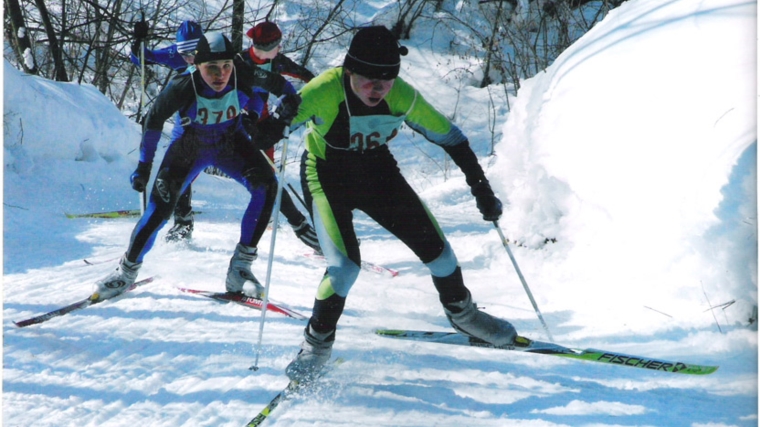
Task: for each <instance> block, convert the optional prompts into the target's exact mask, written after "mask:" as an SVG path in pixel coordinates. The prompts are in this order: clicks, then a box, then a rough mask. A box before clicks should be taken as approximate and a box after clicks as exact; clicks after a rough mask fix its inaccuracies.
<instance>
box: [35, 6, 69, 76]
mask: <svg viewBox="0 0 760 427" xmlns="http://www.w3.org/2000/svg"><path fill="white" fill-rule="evenodd" d="M34 3H35V4H36V5H37V10H39V12H40V18H41V19H42V23H43V24H44V25H45V32H46V33H47V37H48V46H49V48H50V54H51V56H52V57H53V63H54V64H55V79H56V80H57V81H59V82H67V81H69V78H68V76H67V75H66V67H65V65H64V63H63V50H62V49H61V47H60V45H59V44H58V37H56V29H55V28H54V27H53V24H52V22H51V21H50V14H49V13H48V9H47V6H46V5H45V2H44V0H35V1H34Z"/></svg>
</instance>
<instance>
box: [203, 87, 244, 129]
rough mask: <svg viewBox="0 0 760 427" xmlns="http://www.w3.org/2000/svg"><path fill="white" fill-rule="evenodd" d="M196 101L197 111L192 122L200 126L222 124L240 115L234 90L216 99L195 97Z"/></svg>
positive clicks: (238, 103) (238, 102)
mask: <svg viewBox="0 0 760 427" xmlns="http://www.w3.org/2000/svg"><path fill="white" fill-rule="evenodd" d="M196 101H197V104H198V109H197V113H196V115H195V120H194V121H195V123H198V124H201V125H214V124H219V123H224V122H226V121H229V120H232V119H234V118H235V117H237V116H238V115H239V114H240V101H239V100H238V96H237V91H236V90H233V91H230V92H228V93H227V94H225V95H224V96H223V97H221V98H216V99H209V98H204V97H202V96H197V97H196Z"/></svg>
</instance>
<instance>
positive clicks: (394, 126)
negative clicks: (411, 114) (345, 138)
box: [347, 115, 406, 151]
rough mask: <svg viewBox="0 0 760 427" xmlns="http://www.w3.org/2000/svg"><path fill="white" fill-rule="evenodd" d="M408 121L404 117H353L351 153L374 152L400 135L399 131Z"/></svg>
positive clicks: (350, 121)
mask: <svg viewBox="0 0 760 427" xmlns="http://www.w3.org/2000/svg"><path fill="white" fill-rule="evenodd" d="M404 119H406V116H405V115H402V116H398V117H397V116H388V115H376V116H351V118H350V119H349V125H350V135H351V137H350V140H349V146H348V148H347V149H348V150H349V151H364V150H372V149H374V148H377V147H380V146H382V145H385V144H387V143H388V142H389V141H390V140H391V139H393V138H395V137H396V135H398V130H399V128H400V127H401V125H402V124H403V123H404Z"/></svg>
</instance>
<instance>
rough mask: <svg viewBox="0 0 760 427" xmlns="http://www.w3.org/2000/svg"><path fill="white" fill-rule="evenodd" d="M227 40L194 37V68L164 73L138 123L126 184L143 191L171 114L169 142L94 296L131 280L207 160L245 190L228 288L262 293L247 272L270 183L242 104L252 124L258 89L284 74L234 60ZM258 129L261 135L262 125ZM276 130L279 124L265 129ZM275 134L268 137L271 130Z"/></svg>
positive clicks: (294, 104) (280, 87)
mask: <svg viewBox="0 0 760 427" xmlns="http://www.w3.org/2000/svg"><path fill="white" fill-rule="evenodd" d="M234 57H235V51H234V49H233V47H232V43H230V41H229V39H228V38H227V37H225V36H224V35H222V34H221V33H218V32H212V33H208V34H206V35H204V36H202V37H201V39H200V40H199V42H198V46H197V49H196V51H195V70H193V71H192V72H189V73H183V74H180V75H179V76H177V77H175V78H174V79H172V81H171V82H170V83H169V85H167V86H166V88H165V89H164V90H163V91H161V93H160V94H159V95H158V97H157V98H156V100H155V102H154V103H153V105H152V106H151V108H150V110H149V111H148V114H147V116H146V119H145V124H144V125H143V136H142V142H141V143H140V162H139V164H138V166H137V169H136V170H135V172H134V173H133V174H132V176H131V182H132V187H133V188H134V189H135V190H136V191H145V187H146V185H147V183H148V180H149V178H150V172H151V168H152V164H153V158H154V155H155V152H156V147H157V145H158V141H159V139H160V138H161V130H162V128H163V125H164V122H165V121H166V120H167V119H169V118H170V117H171V116H172V115H174V114H175V113H177V115H176V119H175V126H174V130H173V132H172V137H171V142H170V145H169V148H168V149H167V151H166V155H165V156H164V159H163V161H162V162H161V165H160V166H159V170H158V173H157V176H156V179H155V182H154V184H153V189H152V191H151V194H150V199H149V202H148V206H147V208H146V210H145V213H144V214H143V216H142V217H141V218H140V220H139V221H138V223H137V225H136V226H135V228H134V230H133V232H132V236H131V239H130V243H129V248H128V249H127V251H126V253H125V254H124V256H123V257H122V258H121V260H120V262H119V266H118V267H117V268H116V270H115V271H113V272H112V273H111V274H109V275H108V276H107V277H106V278H104V279H102V280H100V281H98V282H97V283H96V285H95V287H96V289H95V293H96V294H97V295H96V299H108V298H111V297H114V296H116V295H119V294H121V293H123V292H124V291H126V290H127V289H129V287H130V286H131V285H132V284H133V283H134V282H135V279H136V278H137V273H138V271H139V269H140V267H141V266H142V262H143V258H144V256H145V254H146V253H147V252H148V251H150V249H151V247H152V246H153V244H154V242H155V239H156V235H157V234H158V231H159V230H160V229H161V228H162V227H163V226H164V225H165V224H166V222H167V221H168V219H169V217H171V214H172V212H173V211H174V207H175V205H176V203H177V199H178V198H179V196H180V195H181V194H182V193H183V192H184V191H185V190H186V189H187V186H188V185H190V183H191V182H192V181H193V180H194V179H195V178H196V177H197V176H198V174H199V173H200V172H201V171H202V170H203V169H205V168H206V167H208V166H215V167H217V168H219V169H221V170H222V171H223V172H224V173H225V174H227V175H228V176H230V177H231V178H232V179H234V180H235V181H237V182H238V183H240V184H241V185H243V186H244V187H245V188H246V189H247V190H248V192H249V193H250V195H251V198H250V202H249V204H248V207H247V209H246V211H245V214H244V215H243V220H242V224H241V233H240V240H239V243H238V244H237V246H236V248H235V252H234V254H233V256H232V259H231V260H230V264H229V268H228V270H227V278H226V288H227V291H228V292H234V293H244V294H246V295H248V296H254V297H259V298H261V297H263V290H264V289H263V287H262V286H261V284H260V283H259V282H258V280H256V277H255V276H254V275H253V273H252V272H251V264H252V262H253V260H255V259H256V256H257V244H258V242H259V239H260V238H261V236H262V234H263V233H264V231H265V230H266V227H267V223H268V221H269V217H270V214H271V211H272V207H273V204H274V199H275V194H276V188H277V182H276V178H275V176H274V171H273V170H272V168H271V167H270V166H269V163H268V162H267V160H266V158H265V157H264V155H263V154H262V153H261V152H260V151H259V150H258V149H257V148H256V147H255V146H254V144H253V142H252V140H251V137H250V135H249V133H248V132H247V131H246V129H245V128H244V126H243V123H242V122H243V120H242V118H243V116H244V115H245V113H244V110H247V114H248V115H249V116H253V117H252V120H253V122H254V123H255V122H256V120H257V119H258V115H260V114H261V111H262V108H263V105H264V103H263V100H262V99H261V96H260V95H259V91H261V90H262V89H263V90H266V91H267V92H271V93H274V94H275V95H282V94H285V93H286V92H287V90H286V88H287V87H290V89H291V90H292V86H290V85H289V84H288V83H287V81H286V80H285V78H284V77H282V76H280V75H278V74H273V73H269V72H267V71H265V70H260V69H253V68H250V67H248V66H247V65H246V64H244V63H243V61H234ZM299 104H300V97H299V96H298V95H297V94H295V93H290V94H288V95H287V96H285V97H284V98H283V102H282V105H281V110H280V111H279V113H278V118H277V119H276V120H282V121H284V122H288V123H289V119H292V117H294V116H295V114H296V113H297V110H298V105H299ZM262 127H263V129H261V130H259V132H260V135H262V137H266V138H271V136H270V135H267V127H266V125H262ZM270 128H271V129H273V132H277V131H279V132H280V134H279V135H280V137H281V136H282V130H283V128H284V126H283V125H277V126H272V127H270ZM275 138H276V136H275Z"/></svg>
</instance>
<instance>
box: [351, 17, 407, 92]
mask: <svg viewBox="0 0 760 427" xmlns="http://www.w3.org/2000/svg"><path fill="white" fill-rule="evenodd" d="M408 52H409V50H408V49H407V48H406V47H404V46H400V45H399V44H398V39H396V36H394V35H393V33H391V32H390V30H388V29H387V28H385V27H383V26H382V25H377V26H373V27H365V28H362V29H360V30H359V32H357V33H356V35H355V36H354V38H353V40H351V46H350V47H349V48H348V53H347V54H346V58H345V59H344V60H343V68H345V69H346V70H348V71H351V72H353V73H356V74H359V75H362V76H364V77H367V78H369V79H381V80H390V79H395V78H396V77H397V76H398V72H399V69H400V68H401V55H406V54H407V53H408Z"/></svg>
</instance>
